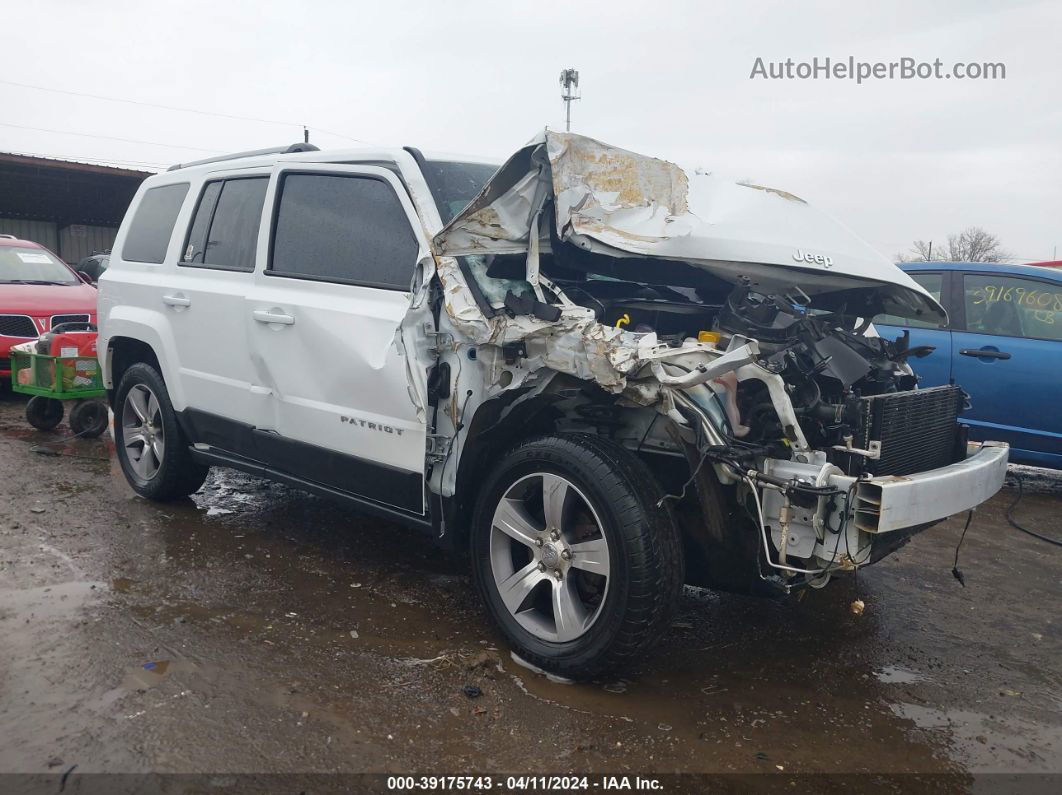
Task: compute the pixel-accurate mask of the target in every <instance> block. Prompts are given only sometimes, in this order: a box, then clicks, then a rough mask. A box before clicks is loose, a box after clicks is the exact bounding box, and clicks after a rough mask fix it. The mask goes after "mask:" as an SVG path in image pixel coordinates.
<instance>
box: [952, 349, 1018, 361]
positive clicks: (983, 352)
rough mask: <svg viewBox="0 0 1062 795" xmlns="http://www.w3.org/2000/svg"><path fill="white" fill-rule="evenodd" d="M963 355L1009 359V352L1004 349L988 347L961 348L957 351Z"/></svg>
mask: <svg viewBox="0 0 1062 795" xmlns="http://www.w3.org/2000/svg"><path fill="white" fill-rule="evenodd" d="M959 353H961V354H962V355H963V356H977V357H983V358H985V359H1009V358H1010V354H1009V353H1005V352H1004V351H993V350H989V349H988V348H963V349H962V350H961V351H959Z"/></svg>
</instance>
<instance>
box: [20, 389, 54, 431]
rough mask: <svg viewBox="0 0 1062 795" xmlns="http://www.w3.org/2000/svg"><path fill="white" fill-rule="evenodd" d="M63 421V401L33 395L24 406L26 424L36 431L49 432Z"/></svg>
mask: <svg viewBox="0 0 1062 795" xmlns="http://www.w3.org/2000/svg"><path fill="white" fill-rule="evenodd" d="M62 421H63V401H61V400H56V399H55V398H46V397H41V396H40V395H34V396H33V397H31V398H30V399H29V402H28V403H27V404H26V422H28V423H29V424H30V425H32V426H33V427H34V428H36V429H37V430H38V431H50V430H52V429H53V428H55V426H56V425H58V424H59V423H60V422H62Z"/></svg>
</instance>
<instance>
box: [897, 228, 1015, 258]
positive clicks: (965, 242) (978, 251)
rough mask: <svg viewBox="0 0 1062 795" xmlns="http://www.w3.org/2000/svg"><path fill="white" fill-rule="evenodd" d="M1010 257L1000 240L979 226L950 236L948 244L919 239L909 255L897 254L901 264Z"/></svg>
mask: <svg viewBox="0 0 1062 795" xmlns="http://www.w3.org/2000/svg"><path fill="white" fill-rule="evenodd" d="M1010 258H1011V257H1010V254H1009V253H1008V252H1007V251H1006V250H1005V249H1004V248H1003V246H1002V244H1000V242H999V238H998V237H996V236H995V235H993V234H992V233H991V232H988V231H986V230H984V229H982V228H981V227H979V226H968V227H966V228H965V229H963V230H962V231H961V232H959V233H958V234H957V235H948V242H947V245H944V244H938V245H935V246H934V245H933V241H931V240H930V241H926V240H916V241H914V243H913V244H912V246H911V250H910V251H909V252H908V253H906V254H898V255H897V261H898V262H939V261H942V260H948V261H950V262H1006V261H1007V260H1009V259H1010Z"/></svg>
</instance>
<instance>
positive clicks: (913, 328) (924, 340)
mask: <svg viewBox="0 0 1062 795" xmlns="http://www.w3.org/2000/svg"><path fill="white" fill-rule="evenodd" d="M908 275H909V276H910V277H911V278H912V279H914V280H915V281H916V282H918V283H919V284H920V285H922V286H923V287H925V288H926V290H927V291H928V292H929V293H930V294H931V295H932V296H933V297H934V298H935V299H937V302H938V303H942V304H944V308H945V309H947V310H948V312H949V313H950V312H951V307H949V306H947V302H946V301H943V300H942V299H941V296H942V295H944V294H946V292H945V290H944V284H945V281H946V277H947V276H948V275H949V274H945V273H944V272H941V271H912V272H910V273H908ZM874 327H875V328H876V329H877V331H878V334H880V335H881V336H882V337H887V338H895V337H898V336H899V335H900V334H902V333H903V332H904V330H905V329H906V330H908V331H910V333H911V347H912V348H914V347H917V346H920V345H929V346H932V347H933V348H934V349H935V350H934V351H933V352H932V353H930V354H929V355H928V356H925V357H923V358H921V359H915V358H912V359H910V360H909V361H910V363H911V367H912V368H913V369H914V371H915V373H916V374H917V375H918V378H919V382H918V383H919V386H922V387H930V386H942V385H944V384H949V383H951V376H952V370H951V367H952V365H951V360H952V336H951V331H950V330H948V329H946V328H943V327H941V326H937V325H935V324H932V323H927V322H926V321H924V320H919V319H918V318H907V317H900V316H898V315H878V316H877V317H876V318H874Z"/></svg>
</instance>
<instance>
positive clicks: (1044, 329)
mask: <svg viewBox="0 0 1062 795" xmlns="http://www.w3.org/2000/svg"><path fill="white" fill-rule="evenodd" d="M963 302H964V304H965V306H966V330H967V331H975V332H980V333H981V334H999V335H1002V336H1006V337H1035V338H1039V339H1048V340H1062V284H1052V283H1051V282H1041V281H1037V280H1035V279H1025V278H1022V277H1021V276H1008V275H1005V274H1002V273H1000V274H990V273H979V274H973V273H967V274H966V275H964V276H963Z"/></svg>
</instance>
